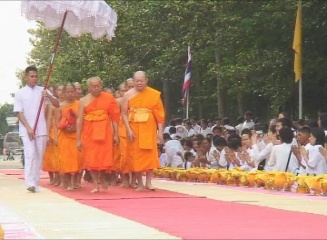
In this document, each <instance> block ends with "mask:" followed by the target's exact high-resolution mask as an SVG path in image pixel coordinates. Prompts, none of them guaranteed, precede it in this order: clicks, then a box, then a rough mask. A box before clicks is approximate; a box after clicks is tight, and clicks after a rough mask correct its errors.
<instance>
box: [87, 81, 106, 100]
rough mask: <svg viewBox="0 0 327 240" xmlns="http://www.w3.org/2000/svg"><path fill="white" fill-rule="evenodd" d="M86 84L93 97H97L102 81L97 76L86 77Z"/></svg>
mask: <svg viewBox="0 0 327 240" xmlns="http://www.w3.org/2000/svg"><path fill="white" fill-rule="evenodd" d="M87 86H88V88H89V93H90V94H91V95H93V96H95V97H98V96H99V95H100V94H101V92H102V81H101V79H100V78H99V77H91V78H89V79H87Z"/></svg>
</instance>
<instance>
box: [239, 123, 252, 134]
mask: <svg viewBox="0 0 327 240" xmlns="http://www.w3.org/2000/svg"><path fill="white" fill-rule="evenodd" d="M253 127H254V122H253V121H252V120H250V121H244V122H243V125H242V129H241V132H240V134H242V130H243V129H246V128H247V129H250V130H251V129H253Z"/></svg>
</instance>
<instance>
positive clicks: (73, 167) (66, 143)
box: [58, 84, 81, 191]
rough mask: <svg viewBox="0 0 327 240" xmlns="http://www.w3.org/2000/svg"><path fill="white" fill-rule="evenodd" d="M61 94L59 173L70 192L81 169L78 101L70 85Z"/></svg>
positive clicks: (75, 185)
mask: <svg viewBox="0 0 327 240" xmlns="http://www.w3.org/2000/svg"><path fill="white" fill-rule="evenodd" d="M63 94H64V96H65V101H64V102H62V104H61V106H60V110H61V116H60V120H59V123H58V128H59V129H60V130H61V134H60V136H59V145H58V148H59V153H60V155H59V161H60V172H61V174H63V176H64V182H65V183H66V184H64V185H65V187H66V186H67V188H66V189H67V190H69V191H72V190H74V188H75V187H77V185H78V184H77V183H76V175H77V174H78V173H79V171H80V169H81V160H80V152H79V151H77V149H76V120H77V114H78V101H77V100H75V99H76V97H75V94H76V93H75V87H74V85H72V84H67V85H66V86H65V87H64V90H63Z"/></svg>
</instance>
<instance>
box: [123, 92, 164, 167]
mask: <svg viewBox="0 0 327 240" xmlns="http://www.w3.org/2000/svg"><path fill="white" fill-rule="evenodd" d="M160 94H161V93H160V92H159V91H157V90H155V89H153V88H150V87H146V88H145V89H144V90H143V91H142V92H140V93H139V94H137V95H135V96H133V97H132V98H131V99H130V100H129V104H128V111H129V124H130V126H131V128H132V130H133V132H134V135H135V139H134V141H133V142H128V143H127V144H128V151H127V159H128V161H130V163H131V171H132V172H142V171H147V170H152V169H155V168H158V167H160V162H159V158H158V150H157V124H158V123H161V124H163V123H164V118H165V112H164V108H163V104H162V101H161V99H160Z"/></svg>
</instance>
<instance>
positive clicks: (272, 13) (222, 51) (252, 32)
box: [29, 0, 327, 119]
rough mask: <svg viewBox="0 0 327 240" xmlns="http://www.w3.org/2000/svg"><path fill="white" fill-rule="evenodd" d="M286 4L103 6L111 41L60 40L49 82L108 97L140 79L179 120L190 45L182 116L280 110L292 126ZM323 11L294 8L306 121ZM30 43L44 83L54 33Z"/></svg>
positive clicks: (316, 79) (319, 90)
mask: <svg viewBox="0 0 327 240" xmlns="http://www.w3.org/2000/svg"><path fill="white" fill-rule="evenodd" d="M296 4H297V1H295V0H284V1H280V0H270V1H254V0H248V1H244V0H239V1H236V0H235V1H232V0H226V1H209V0H204V1H197V0H187V1H177V0H172V1H168V0H167V1H165V0H162V1H155V0H143V1H121V0H110V5H111V6H112V7H113V8H114V9H115V10H116V12H117V13H118V25H117V30H116V37H115V38H114V39H113V40H112V41H111V42H108V41H107V40H106V39H100V40H97V41H94V40H93V39H92V38H91V37H90V36H89V35H84V36H82V37H79V38H72V37H70V36H68V35H67V34H66V33H64V36H63V39H62V41H61V43H60V49H59V53H58V55H57V57H56V60H55V68H54V71H53V75H52V80H51V81H52V83H64V82H75V81H84V82H85V80H86V79H87V78H89V77H90V76H94V75H97V76H100V77H101V78H102V79H103V80H104V83H105V85H106V86H107V87H117V86H118V85H119V84H120V83H121V82H123V81H124V80H125V79H127V78H129V77H131V76H132V74H133V72H134V71H137V70H145V71H147V73H148V76H149V79H150V85H151V86H153V87H155V88H157V89H159V90H162V91H163V92H164V98H165V105H166V106H165V107H166V110H167V112H169V114H170V115H171V114H179V115H181V114H182V113H183V108H182V106H181V101H180V100H181V98H182V94H181V88H182V83H183V77H184V71H185V64H186V60H187V46H188V45H189V44H190V45H191V47H192V59H193V67H192V89H191V92H190V112H191V115H194V116H198V117H204V116H206V117H213V116H217V115H218V112H219V113H221V114H223V115H224V116H229V117H231V118H235V117H237V116H238V115H240V114H241V113H242V111H244V110H252V111H253V112H254V113H255V115H256V116H259V117H261V118H263V119H268V118H271V117H274V116H275V114H276V112H277V111H278V110H287V111H289V112H291V113H292V114H293V115H294V116H296V115H297V111H298V110H297V105H298V104H297V102H298V99H297V98H298V90H297V89H298V85H297V84H296V83H295V82H294V73H293V58H294V53H293V51H292V41H293V33H294V25H295V14H296V7H297V5H296ZM326 8H327V2H325V1H318V0H308V1H303V49H304V50H303V56H304V59H303V68H304V69H303V73H304V74H303V79H304V80H303V89H304V92H303V95H304V113H305V114H306V115H308V116H315V113H316V111H317V110H318V109H321V108H324V107H326V103H325V102H326V101H324V100H325V97H323V96H326V93H327V85H326V84H325V79H326V77H327V76H326V75H327V74H326V71H324V70H325V69H326V67H327V66H326V64H327V63H326V61H324V60H325V58H326V55H327V46H326V44H325V42H326V41H325V40H326V31H325V30H326V26H327V24H326V23H327V22H326V21H327V20H326V19H327V12H326ZM30 33H31V35H32V37H31V42H32V44H33V46H34V48H33V50H32V51H31V53H30V59H29V64H34V65H36V66H37V67H38V68H39V69H40V75H41V76H46V68H47V66H48V63H49V58H50V54H51V51H52V46H53V44H54V41H55V39H56V34H57V32H56V31H49V30H47V29H45V28H44V27H43V26H42V24H41V23H40V24H39V26H38V28H37V29H36V30H30ZM217 88H218V89H217ZM217 90H218V91H217ZM218 93H219V96H217V94H218ZM217 99H220V100H219V101H221V102H220V104H218V103H217ZM217 104H218V105H217Z"/></svg>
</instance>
